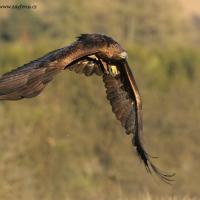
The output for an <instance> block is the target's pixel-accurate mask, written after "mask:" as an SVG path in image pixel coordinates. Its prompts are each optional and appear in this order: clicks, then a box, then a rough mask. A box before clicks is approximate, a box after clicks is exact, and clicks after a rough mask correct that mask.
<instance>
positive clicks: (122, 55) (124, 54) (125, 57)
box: [119, 51, 128, 59]
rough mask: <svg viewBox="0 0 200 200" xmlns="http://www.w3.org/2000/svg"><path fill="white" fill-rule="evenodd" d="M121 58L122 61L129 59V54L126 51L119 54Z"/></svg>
mask: <svg viewBox="0 0 200 200" xmlns="http://www.w3.org/2000/svg"><path fill="white" fill-rule="evenodd" d="M119 57H120V58H122V59H127V58H128V54H127V53H126V52H125V51H123V52H122V53H120V54H119Z"/></svg>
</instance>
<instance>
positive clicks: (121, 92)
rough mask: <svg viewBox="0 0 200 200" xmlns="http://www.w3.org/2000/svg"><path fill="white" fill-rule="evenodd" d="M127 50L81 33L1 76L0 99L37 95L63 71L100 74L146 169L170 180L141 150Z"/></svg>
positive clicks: (135, 91)
mask: <svg viewBox="0 0 200 200" xmlns="http://www.w3.org/2000/svg"><path fill="white" fill-rule="evenodd" d="M126 57H127V53H126V52H125V50H124V49H123V48H122V47H121V46H120V45H119V44H118V43H117V42H116V41H114V40H113V39H112V38H110V37H108V36H105V35H101V34H82V35H81V36H80V37H78V39H77V40H76V41H75V42H74V43H73V44H71V45H70V46H67V47H64V48H61V49H58V50H55V51H52V52H50V53H48V54H47V55H45V56H43V57H41V58H39V59H37V60H34V61H32V62H30V63H27V64H25V65H23V66H22V67H19V68H17V69H15V70H12V71H10V72H8V73H5V74H4V75H2V76H1V78H0V100H19V99H22V98H32V97H34V96H37V95H38V94H39V93H40V92H41V91H42V90H43V89H44V88H45V86H46V85H47V84H48V83H49V82H50V81H51V80H52V79H53V78H54V76H55V75H56V74H57V73H59V72H60V71H62V70H65V69H67V70H71V71H75V72H76V73H79V74H81V73H82V74H85V75H86V76H91V75H98V76H102V77H103V82H104V84H105V87H106V93H107V98H108V100H109V101H110V104H111V106H112V111H113V112H114V114H115V115H116V117H117V119H118V120H119V121H120V122H121V125H122V126H123V127H124V129H125V131H126V133H127V134H133V140H132V142H133V145H134V146H135V147H136V151H137V153H138V155H139V157H140V159H141V160H142V161H143V162H144V164H145V167H146V169H147V171H148V172H150V173H151V171H154V172H155V173H156V174H157V175H158V176H159V177H160V178H161V179H162V180H163V181H165V182H167V183H170V181H171V177H172V176H173V174H171V175H167V174H165V173H163V172H161V171H160V170H158V169H157V168H156V167H155V165H153V164H152V161H151V160H150V156H149V155H148V153H147V152H146V151H145V150H144V147H143V144H142V139H141V134H142V127H143V124H142V102H141V97H140V95H139V91H138V88H137V85H136V82H135V80H134V77H133V75H132V72H131V70H130V68H129V66H128V63H127V60H126Z"/></svg>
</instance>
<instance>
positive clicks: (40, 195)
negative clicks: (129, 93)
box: [0, 0, 200, 200]
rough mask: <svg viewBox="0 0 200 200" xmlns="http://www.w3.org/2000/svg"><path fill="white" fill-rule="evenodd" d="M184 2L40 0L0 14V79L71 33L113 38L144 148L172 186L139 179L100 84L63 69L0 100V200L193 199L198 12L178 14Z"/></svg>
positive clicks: (139, 168)
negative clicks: (136, 91)
mask: <svg viewBox="0 0 200 200" xmlns="http://www.w3.org/2000/svg"><path fill="white" fill-rule="evenodd" d="M193 1H195V0H193ZM193 1H192V0H191V1H190V2H187V1H186V3H184V4H181V3H180V2H182V1H178V0H177V1H173V0H165V1H160V0H148V1H147V0H123V1H122V0H110V1H108V0H101V1H100V0H99V1H98V0H93V1H81V0H68V1H64V0H60V1H59V2H57V1H50V0H46V1H32V2H27V1H24V2H23V3H24V4H28V3H30V4H36V5H37V9H35V10H24V9H21V10H16V9H6V10H5V9H0V47H1V48H0V49H1V50H0V66H1V67H0V71H1V73H3V72H6V71H7V70H10V69H13V68H15V67H17V66H20V65H22V64H24V63H26V62H29V61H30V60H33V59H35V58H37V57H40V56H42V55H43V54H45V53H47V52H48V51H51V50H53V49H56V48H60V47H62V46H64V45H68V44H70V42H72V41H73V40H74V38H75V36H77V35H79V34H80V33H88V32H101V33H105V34H108V35H110V36H112V37H114V38H115V39H116V40H117V41H119V42H120V43H121V44H122V46H123V47H124V48H125V49H127V51H128V53H129V62H130V65H131V66H132V70H133V72H134V74H135V77H136V80H137V82H138V85H139V88H140V92H141V94H142V97H143V109H144V111H143V112H144V134H145V136H144V138H145V146H146V148H147V149H148V151H149V152H151V153H152V154H153V155H156V156H159V157H161V158H160V159H156V160H155V163H156V164H157V165H159V166H160V168H162V169H166V170H169V171H172V172H176V177H175V179H176V181H175V182H174V183H173V185H172V186H168V185H166V184H164V183H160V182H159V180H158V179H156V177H155V178H154V176H153V178H152V177H151V176H150V175H149V174H147V173H146V171H145V169H144V168H143V165H142V163H140V162H139V161H138V159H137V156H136V154H135V152H134V151H133V148H132V146H131V138H130V136H126V135H125V134H123V129H122V128H121V126H120V123H119V122H118V121H117V120H116V119H115V116H114V115H113V114H112V112H111V107H110V105H109V103H108V101H107V100H106V95H105V89H104V86H103V83H102V80H101V79H100V78H97V77H91V78H86V77H84V76H78V75H77V74H75V73H72V72H67V71H66V72H63V73H62V74H60V75H58V77H56V79H55V80H54V81H53V83H52V84H50V85H49V86H48V87H47V88H46V89H45V91H44V92H43V93H42V94H41V95H40V96H38V97H36V98H34V99H28V100H21V101H16V102H0V177H1V178H0V199H4V200H14V199H21V200H27V199H29V200H35V199H42V200H51V199H52V200H53V199H60V200H66V199H69V200H71V199H84V200H85V199H88V200H89V199H91V200H94V199H99V200H106V199H109V200H112V199H115V200H116V199H120V200H121V199H123V200H126V199H130V200H132V199H165V197H166V198H167V199H176V198H175V197H176V196H177V199H185V200H186V199H199V197H200V190H199V185H200V172H199V167H200V148H199V145H200V136H199V131H200V123H199V122H200V103H199V99H200V94H199V91H200V83H199V81H200V68H199V63H200V56H199V55H200V50H199V46H200V38H199V35H200V20H199V19H200V15H198V13H193V12H191V11H190V14H188V12H187V15H186V14H185V13H186V12H185V8H187V6H189V4H190V6H191V4H192V2H193ZM183 2H184V1H183ZM0 3H2V2H0ZM4 4H5V2H4ZM15 4H19V1H16V2H15ZM198 5H199V4H198ZM199 8H200V5H199ZM1 11H2V12H1ZM97 95H98V96H97ZM105 116H106V117H105ZM146 194H148V195H146ZM184 196H188V198H186V197H185V198H184Z"/></svg>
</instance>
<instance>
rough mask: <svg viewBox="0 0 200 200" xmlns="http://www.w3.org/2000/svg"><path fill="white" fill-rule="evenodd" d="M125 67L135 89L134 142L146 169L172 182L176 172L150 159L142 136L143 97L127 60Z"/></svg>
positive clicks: (166, 181) (133, 89) (132, 87)
mask: <svg viewBox="0 0 200 200" xmlns="http://www.w3.org/2000/svg"><path fill="white" fill-rule="evenodd" d="M124 69H125V72H126V75H127V77H128V79H129V83H130V87H131V89H132V91H133V98H134V99H135V103H136V106H135V113H136V116H135V117H136V120H135V132H134V136H133V139H132V143H133V145H134V146H135V147H136V151H137V153H138V155H139V157H140V159H141V160H142V161H143V163H144V165H145V168H146V170H147V171H148V172H149V173H150V174H152V171H154V172H155V174H157V175H158V176H159V177H160V178H161V180H163V181H164V182H165V183H168V184H170V183H171V181H174V180H173V179H171V178H172V177H173V176H174V175H175V174H174V173H172V174H167V173H165V172H163V171H161V170H159V169H158V168H157V167H156V166H155V165H154V164H153V163H152V161H151V159H150V157H151V156H150V155H149V154H148V153H147V152H146V150H145V149H144V147H143V144H142V138H141V134H142V132H143V126H142V101H141V97H140V94H139V91H138V88H137V85H136V81H135V79H134V77H133V75H132V72H131V70H130V68H129V66H128V63H127V61H124Z"/></svg>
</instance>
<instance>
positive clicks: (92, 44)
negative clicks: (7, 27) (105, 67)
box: [79, 34, 128, 62]
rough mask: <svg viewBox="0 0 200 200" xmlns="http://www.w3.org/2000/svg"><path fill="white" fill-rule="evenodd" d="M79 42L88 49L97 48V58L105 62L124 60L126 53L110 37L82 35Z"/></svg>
mask: <svg viewBox="0 0 200 200" xmlns="http://www.w3.org/2000/svg"><path fill="white" fill-rule="evenodd" d="M79 41H81V43H83V45H84V46H87V47H88V48H97V49H98V52H97V53H96V55H97V57H99V58H101V59H103V60H106V61H107V62H112V61H119V60H125V59H127V57H128V54H127V52H126V51H125V50H124V49H123V48H122V47H121V46H120V45H119V43H117V42H116V41H115V40H114V39H112V38H111V37H108V36H106V35H103V34H82V35H81V36H80V37H79Z"/></svg>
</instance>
